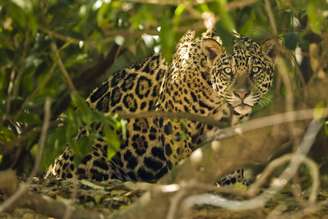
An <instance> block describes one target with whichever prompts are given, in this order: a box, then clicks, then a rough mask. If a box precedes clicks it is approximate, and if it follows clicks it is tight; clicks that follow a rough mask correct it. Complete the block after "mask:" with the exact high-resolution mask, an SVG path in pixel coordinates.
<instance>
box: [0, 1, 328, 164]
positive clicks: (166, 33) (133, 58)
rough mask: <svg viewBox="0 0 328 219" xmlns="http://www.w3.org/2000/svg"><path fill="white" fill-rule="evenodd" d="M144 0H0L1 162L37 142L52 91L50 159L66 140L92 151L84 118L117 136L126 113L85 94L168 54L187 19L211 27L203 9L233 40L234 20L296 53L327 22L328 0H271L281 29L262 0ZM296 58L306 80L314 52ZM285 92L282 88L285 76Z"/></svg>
mask: <svg viewBox="0 0 328 219" xmlns="http://www.w3.org/2000/svg"><path fill="white" fill-rule="evenodd" d="M144 2H147V1H140V2H139V1H120V0H79V1H68V0H9V1H8V0H0V99H1V101H0V119H1V122H0V157H1V158H2V159H1V160H0V161H1V164H0V165H2V167H3V168H5V167H9V166H11V167H13V166H16V167H17V165H18V160H20V159H22V157H26V156H28V154H30V152H31V151H32V150H33V148H35V146H36V145H37V144H38V141H39V136H40V129H41V126H42V123H43V115H44V112H43V105H44V102H45V99H46V98H47V97H50V98H51V99H52V103H53V104H52V108H51V114H52V118H51V129H50V130H49V133H50V134H49V136H48V141H47V144H46V147H45V153H44V155H45V156H44V162H43V163H44V165H43V166H46V165H47V164H48V163H49V162H51V160H52V159H53V157H54V156H55V155H57V154H58V153H60V151H62V149H63V147H64V146H65V144H66V143H69V144H71V145H73V146H74V148H75V151H77V152H81V153H85V152H83V149H84V150H85V148H88V147H85V145H87V144H88V143H90V141H91V140H92V139H95V138H97V136H96V134H95V133H92V129H91V128H89V130H88V131H89V132H90V138H88V139H85V142H84V144H79V145H75V143H74V140H73V139H74V136H75V135H76V133H77V130H78V129H79V128H80V126H81V125H82V124H87V127H90V126H91V125H92V123H94V122H96V123H97V122H103V121H106V123H105V124H104V126H105V127H106V128H105V136H106V138H107V140H108V141H110V142H112V143H113V142H114V144H113V145H116V146H117V144H118V143H117V136H116V134H115V130H117V129H121V128H122V125H121V121H120V120H118V119H117V118H111V117H110V116H108V115H107V116H104V115H102V114H100V113H98V112H95V111H92V110H90V109H89V108H88V107H87V106H86V104H85V103H84V101H83V100H82V99H83V98H82V97H83V96H87V94H88V92H89V91H90V90H91V89H92V88H94V87H95V86H96V85H97V84H98V83H99V82H100V81H101V80H103V79H104V78H105V77H106V76H107V75H109V74H111V73H112V72H113V71H116V70H118V69H122V68H123V67H125V66H128V65H131V64H132V63H136V62H139V61H140V60H142V59H143V58H144V57H145V56H147V55H149V54H151V53H153V51H155V52H156V51H158V50H160V51H161V52H162V53H163V55H164V56H165V57H166V58H167V59H168V60H170V57H171V56H172V53H173V52H174V47H175V45H176V42H177V39H179V37H180V36H181V34H183V33H184V32H185V31H186V30H187V29H196V30H197V31H202V30H204V29H205V24H206V22H207V20H206V16H205V15H208V14H212V15H214V16H215V18H216V19H218V22H217V23H216V26H215V28H216V30H217V32H218V33H219V35H220V36H221V38H222V40H223V42H224V43H225V44H226V45H227V46H228V47H229V45H231V43H232V42H231V36H232V31H233V30H236V31H237V32H239V33H240V34H242V35H248V36H251V37H254V38H256V39H259V40H265V39H272V38H278V39H280V40H281V41H282V42H283V45H284V46H285V47H286V48H287V49H288V52H290V54H293V53H294V50H295V49H296V48H300V49H301V50H302V51H308V50H309V46H310V44H311V43H314V42H315V43H318V42H321V41H323V37H322V36H324V34H326V32H325V31H326V30H327V27H328V26H327V19H326V14H327V10H328V7H327V4H326V1H324V0H313V1H305V0H297V1H296V0H288V1H285V0H276V1H271V4H272V8H273V16H274V17H275V18H276V19H275V21H276V24H275V25H276V27H277V33H274V31H273V30H272V24H270V20H269V18H268V16H267V12H266V10H265V2H264V1H254V2H251V4H249V5H244V6H243V5H242V6H240V7H234V5H233V4H234V3H236V2H238V1H225V0H216V1H204V2H205V3H199V4H192V2H193V1H190V2H189V1H186V2H182V3H180V4H165V1H158V2H159V4H147V3H144ZM160 2H161V3H160ZM240 2H242V1H240ZM52 44H55V45H56V46H57V47H58V50H59V54H60V58H61V61H62V62H63V63H64V67H65V68H66V70H67V71H68V73H69V77H70V78H71V79H72V81H73V83H74V85H75V87H76V88H77V89H78V91H79V92H78V93H75V92H73V91H72V90H70V89H69V87H67V78H65V77H64V76H63V72H62V70H61V69H60V67H59V65H58V61H60V60H57V59H56V55H55V54H54V51H53V50H52V49H51V45H52ZM115 45H121V52H118V51H116V53H114V55H110V57H107V56H108V54H111V49H110V48H114V46H115ZM114 52H115V51H114ZM113 56H115V57H113ZM108 58H112V59H114V58H115V62H114V63H113V65H110V66H106V67H105V68H102V67H100V68H97V67H99V66H102V65H103V64H104V63H106V62H108V61H109V60H108ZM304 60H305V61H306V60H307V63H305V62H304ZM288 64H290V65H288V66H289V70H291V71H290V72H291V74H295V75H294V78H296V79H297V80H296V81H300V83H301V81H302V80H308V79H309V78H310V77H311V75H312V74H313V69H311V68H310V67H309V61H308V59H303V62H299V66H300V68H304V69H302V71H297V70H295V69H297V68H299V66H296V65H295V64H292V62H289V63H288ZM93 67H94V68H93ZM90 69H97V71H96V72H93V71H91V70H90ZM92 74H94V75H95V76H94V77H93V75H92ZM85 78H92V80H85ZM279 92H281V93H282V94H284V87H283V86H282V88H281V90H279ZM268 99H269V100H268ZM270 99H271V96H270V97H268V98H267V99H266V102H265V103H263V105H268V104H269V102H270ZM70 100H71V101H70ZM70 102H71V103H70ZM63 112H65V119H64V124H65V125H64V126H62V127H59V128H58V127H57V124H58V122H57V120H56V118H57V117H58V115H60V114H61V113H63ZM93 135H95V136H93ZM90 139H91V140H90ZM115 139H116V140H115ZM82 142H83V141H82ZM115 142H116V143H115ZM18 166H19V165H18ZM21 167H24V168H27V169H28V168H29V166H28V165H22V166H21Z"/></svg>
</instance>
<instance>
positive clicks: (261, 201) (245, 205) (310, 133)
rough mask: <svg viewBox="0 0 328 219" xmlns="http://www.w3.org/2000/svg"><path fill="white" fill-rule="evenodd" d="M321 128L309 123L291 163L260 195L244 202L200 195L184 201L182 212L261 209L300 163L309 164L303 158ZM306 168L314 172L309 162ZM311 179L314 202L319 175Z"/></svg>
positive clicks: (317, 124) (314, 123) (312, 199)
mask: <svg viewBox="0 0 328 219" xmlns="http://www.w3.org/2000/svg"><path fill="white" fill-rule="evenodd" d="M321 126H322V122H321V121H316V120H313V121H312V122H311V123H310V125H309V127H308V129H307V131H306V133H305V136H304V138H303V141H302V143H301V145H300V147H299V150H297V151H296V152H295V153H294V154H292V156H291V158H290V159H291V162H290V164H289V166H288V167H287V168H286V169H285V170H284V171H283V173H282V174H281V175H280V176H279V177H278V179H277V180H275V181H274V183H272V184H271V186H270V188H269V189H268V190H266V191H264V192H263V193H262V194H261V195H259V196H257V197H255V198H253V199H250V200H246V201H234V200H228V199H226V198H223V197H221V196H218V195H213V194H207V193H205V194H200V195H193V196H190V197H188V198H186V199H185V200H184V202H183V208H184V210H187V209H190V208H191V207H192V206H194V205H200V204H201V205H203V204H209V205H213V206H218V207H223V208H227V209H230V210H247V209H254V208H259V207H263V206H264V205H265V203H266V202H267V201H268V200H269V199H271V198H272V196H273V195H274V194H276V193H277V192H279V191H280V190H281V189H282V188H283V187H284V186H285V185H286V184H287V182H288V181H289V180H290V179H291V178H292V177H293V176H294V175H295V174H296V172H297V170H298V167H299V165H300V164H301V163H302V162H305V164H309V162H308V161H307V160H308V159H307V158H306V157H305V154H306V153H307V152H308V151H309V150H310V148H311V146H312V145H313V142H314V140H315V136H316V135H317V134H318V132H319V130H320V128H321ZM284 159H285V158H284ZM315 166H316V165H315ZM308 167H309V168H311V169H310V172H311V171H314V172H315V171H316V170H315V169H314V170H313V169H312V168H313V165H312V164H311V162H310V166H308ZM315 168H317V167H315ZM311 177H313V187H312V192H311V195H310V202H314V201H315V200H316V195H317V189H318V185H319V178H318V177H319V175H318V174H316V173H315V174H313V175H311Z"/></svg>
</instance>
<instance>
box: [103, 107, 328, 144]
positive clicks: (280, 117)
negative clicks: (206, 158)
mask: <svg viewBox="0 0 328 219" xmlns="http://www.w3.org/2000/svg"><path fill="white" fill-rule="evenodd" d="M316 110H320V111H321V112H322V115H321V116H322V117H326V116H328V108H317V109H305V110H298V111H293V112H286V113H278V114H274V115H270V116H265V117H262V118H256V119H252V120H249V121H247V122H244V123H242V124H239V125H236V126H234V127H230V128H225V129H221V130H220V131H219V136H213V137H211V138H209V139H208V141H206V143H208V142H211V141H213V140H221V139H223V138H227V137H231V136H232V135H235V134H236V133H238V134H240V133H243V132H247V131H250V130H254V129H258V128H263V127H267V126H274V125H279V124H283V123H288V122H295V121H300V120H309V119H312V118H313V117H314V116H315V115H314V113H315V111H316ZM118 115H119V116H120V117H121V118H123V119H138V118H147V117H164V118H168V119H187V120H191V121H196V122H200V123H204V124H207V125H212V126H215V127H220V125H221V122H220V121H216V120H215V119H214V118H211V117H209V116H207V117H206V116H199V115H196V114H192V113H185V112H175V113H172V112H141V113H132V114H131V113H118ZM106 116H112V115H111V114H106ZM204 144H205V143H204Z"/></svg>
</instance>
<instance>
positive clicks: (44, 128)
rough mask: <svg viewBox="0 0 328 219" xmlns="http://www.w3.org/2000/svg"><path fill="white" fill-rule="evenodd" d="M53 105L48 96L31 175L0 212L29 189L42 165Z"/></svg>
mask: <svg viewBox="0 0 328 219" xmlns="http://www.w3.org/2000/svg"><path fill="white" fill-rule="evenodd" d="M50 107H51V99H50V98H49V97H47V98H46V101H45V104H44V119H43V125H42V129H41V136H40V140H39V144H38V154H37V155H36V158H35V163H34V166H33V169H32V172H31V174H30V176H29V177H28V179H27V181H26V183H22V184H20V186H19V188H18V190H17V191H16V192H15V193H14V194H13V195H12V196H10V197H9V198H8V199H7V200H6V201H5V202H3V203H2V204H1V205H0V212H2V211H4V210H6V209H7V208H9V207H10V206H11V205H12V204H14V203H15V202H16V201H18V199H19V198H20V197H21V196H22V195H23V194H24V193H25V192H26V191H27V188H28V186H29V185H30V184H31V182H32V178H33V177H34V176H35V175H36V173H37V171H38V169H39V166H40V161H41V157H42V153H43V148H44V145H45V142H46V138H47V133H48V128H49V121H50V115H51V113H50V109H51V108H50Z"/></svg>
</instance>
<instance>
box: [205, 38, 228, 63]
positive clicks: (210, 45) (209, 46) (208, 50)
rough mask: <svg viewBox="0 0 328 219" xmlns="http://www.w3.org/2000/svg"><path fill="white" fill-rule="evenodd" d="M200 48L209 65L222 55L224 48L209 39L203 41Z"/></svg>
mask: <svg viewBox="0 0 328 219" xmlns="http://www.w3.org/2000/svg"><path fill="white" fill-rule="evenodd" d="M201 47H202V51H203V52H204V54H205V55H206V56H207V59H208V60H209V61H210V62H211V63H213V62H214V61H215V60H216V59H217V58H218V57H220V56H221V55H222V54H223V53H224V48H223V47H222V46H221V45H220V44H219V43H218V42H217V41H216V40H214V39H211V38H207V39H203V40H202V43H201Z"/></svg>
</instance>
